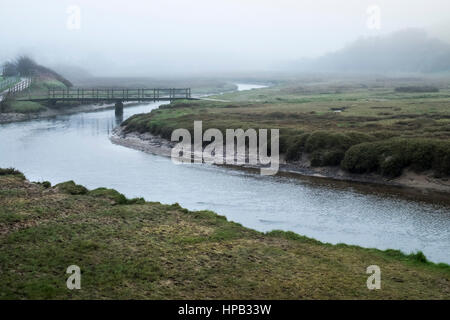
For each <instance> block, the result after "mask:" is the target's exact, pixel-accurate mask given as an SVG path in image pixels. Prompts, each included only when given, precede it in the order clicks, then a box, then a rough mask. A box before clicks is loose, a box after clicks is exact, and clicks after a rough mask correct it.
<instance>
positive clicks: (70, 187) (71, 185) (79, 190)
mask: <svg viewBox="0 0 450 320" xmlns="http://www.w3.org/2000/svg"><path fill="white" fill-rule="evenodd" d="M55 188H58V189H59V190H60V191H61V192H64V193H67V194H73V195H77V194H87V193H88V189H86V188H85V187H84V186H82V185H79V184H76V183H75V182H73V181H72V180H71V181H66V182H62V183H59V184H57V185H56V186H55Z"/></svg>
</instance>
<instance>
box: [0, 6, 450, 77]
mask: <svg viewBox="0 0 450 320" xmlns="http://www.w3.org/2000/svg"><path fill="white" fill-rule="evenodd" d="M0 1H1V4H0V42H1V44H0V48H1V50H0V62H3V61H6V60H8V59H12V58H14V57H15V56H16V55H18V54H28V55H30V56H31V57H32V58H34V59H36V60H37V61H39V62H40V63H42V64H44V65H48V66H58V65H70V66H77V67H82V68H84V69H86V70H87V71H89V72H90V73H91V74H93V75H96V76H157V75H181V74H200V73H208V72H209V73H213V72H216V73H217V72H222V73H224V72H227V73H230V72H251V71H268V70H272V69H276V66H279V65H281V64H283V63H287V62H289V61H298V60H299V59H302V58H312V57H319V56H321V55H324V54H326V53H328V52H332V51H336V50H339V49H341V48H342V47H344V46H345V45H346V44H349V43H351V42H353V41H355V40H357V39H360V38H361V37H370V36H380V35H387V34H390V33H392V32H395V31H399V30H402V29H405V28H411V27H414V28H421V29H424V30H427V31H429V32H430V33H431V34H432V35H436V36H438V37H441V38H442V39H444V40H448V39H450V37H449V36H448V30H449V28H447V27H448V21H449V12H450V2H449V1H448V0H379V1H376V0H370V1H366V0H345V1H344V0H341V1H337V0H310V1H309V0H308V1H300V0H277V1H275V0H273V1H268V0H192V1H185V0H164V1H162V0H152V1H142V0H127V1H119V0H102V1H100V0H95V1H92V0H91V1H88V0H78V1H77V0H71V1H66V0H53V1H50V0H41V1H32V0H15V1H6V0H0ZM373 5H375V6H377V7H378V8H379V9H380V19H379V24H378V25H376V26H375V27H374V25H372V26H369V25H368V19H369V18H370V14H368V13H367V10H368V8H369V7H371V6H373ZM74 7H75V8H74ZM78 9H79V14H80V15H79V20H78V18H77V14H78V11H77V10H78Z"/></svg>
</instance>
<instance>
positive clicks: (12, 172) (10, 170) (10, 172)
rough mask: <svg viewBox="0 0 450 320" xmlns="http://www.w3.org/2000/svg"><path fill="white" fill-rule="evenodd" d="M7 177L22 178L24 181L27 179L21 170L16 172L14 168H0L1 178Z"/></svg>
mask: <svg viewBox="0 0 450 320" xmlns="http://www.w3.org/2000/svg"><path fill="white" fill-rule="evenodd" d="M6 175H15V176H21V177H22V178H23V179H25V176H24V175H23V173H22V172H20V171H19V170H16V169H14V168H0V176H6Z"/></svg>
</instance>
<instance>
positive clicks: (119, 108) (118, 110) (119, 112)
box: [115, 100, 123, 116]
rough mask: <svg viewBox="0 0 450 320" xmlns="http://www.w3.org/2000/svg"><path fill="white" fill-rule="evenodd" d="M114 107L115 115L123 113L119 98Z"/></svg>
mask: <svg viewBox="0 0 450 320" xmlns="http://www.w3.org/2000/svg"><path fill="white" fill-rule="evenodd" d="M115 107H116V109H115V113H116V116H120V115H122V114H123V102H122V101H120V100H119V101H117V102H116V105H115Z"/></svg>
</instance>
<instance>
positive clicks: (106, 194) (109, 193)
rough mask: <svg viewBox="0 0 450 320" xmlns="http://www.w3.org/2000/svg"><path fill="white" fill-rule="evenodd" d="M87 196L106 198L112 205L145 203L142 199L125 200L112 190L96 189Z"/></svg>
mask: <svg viewBox="0 0 450 320" xmlns="http://www.w3.org/2000/svg"><path fill="white" fill-rule="evenodd" d="M89 195H90V196H93V197H99V198H106V199H109V200H111V201H112V202H113V203H114V204H142V203H144V202H145V200H144V199H143V198H134V199H127V198H126V197H125V196H124V195H123V194H122V193H120V192H118V191H117V190H114V189H107V188H97V189H95V190H92V191H89Z"/></svg>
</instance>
